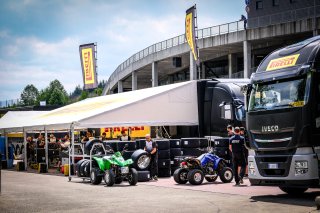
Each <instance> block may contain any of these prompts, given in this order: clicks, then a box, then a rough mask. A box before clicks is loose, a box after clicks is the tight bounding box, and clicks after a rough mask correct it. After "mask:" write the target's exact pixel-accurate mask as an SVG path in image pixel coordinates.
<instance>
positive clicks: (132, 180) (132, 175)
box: [128, 168, 138, 186]
mask: <svg viewBox="0 0 320 213" xmlns="http://www.w3.org/2000/svg"><path fill="white" fill-rule="evenodd" d="M128 182H129V184H130V185H131V186H134V185H136V184H137V182H138V172H137V170H136V169H135V168H130V171H129V175H128Z"/></svg>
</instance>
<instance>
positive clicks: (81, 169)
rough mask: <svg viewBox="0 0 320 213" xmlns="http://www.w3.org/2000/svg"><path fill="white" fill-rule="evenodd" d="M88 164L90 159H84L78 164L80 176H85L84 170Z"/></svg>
mask: <svg viewBox="0 0 320 213" xmlns="http://www.w3.org/2000/svg"><path fill="white" fill-rule="evenodd" d="M88 165H89V166H90V160H86V161H84V162H83V163H82V164H81V165H80V177H86V172H85V171H86V167H87V166H88Z"/></svg>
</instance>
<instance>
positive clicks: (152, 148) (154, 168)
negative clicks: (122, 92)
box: [144, 134, 158, 180]
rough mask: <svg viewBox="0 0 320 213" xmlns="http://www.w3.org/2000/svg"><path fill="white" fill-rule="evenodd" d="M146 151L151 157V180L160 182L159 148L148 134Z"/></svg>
mask: <svg viewBox="0 0 320 213" xmlns="http://www.w3.org/2000/svg"><path fill="white" fill-rule="evenodd" d="M144 150H145V151H146V152H148V153H149V154H150V156H151V161H150V176H151V178H150V179H153V180H158V146H157V143H156V142H154V141H152V140H151V136H150V134H146V146H145V147H144Z"/></svg>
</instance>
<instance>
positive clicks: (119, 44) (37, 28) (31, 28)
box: [0, 0, 245, 101]
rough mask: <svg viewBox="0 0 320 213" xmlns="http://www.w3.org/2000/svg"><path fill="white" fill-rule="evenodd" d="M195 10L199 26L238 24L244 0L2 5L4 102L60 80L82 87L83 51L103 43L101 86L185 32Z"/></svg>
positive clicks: (63, 0)
mask: <svg viewBox="0 0 320 213" xmlns="http://www.w3.org/2000/svg"><path fill="white" fill-rule="evenodd" d="M194 4H197V13H198V27H199V28H205V27H210V26H214V25H219V24H224V23H228V22H232V21H236V20H239V19H240V16H241V14H245V10H244V7H245V3H244V0H227V1H226V0H225V1H222V0H198V1H196V0H117V1H111V0H0V101H3V100H6V99H15V98H19V97H20V93H21V92H22V90H23V88H24V87H25V86H26V85H28V84H34V85H35V86H36V87H37V88H38V89H39V90H40V89H43V88H45V87H46V86H47V85H48V84H49V82H50V81H52V80H54V79H58V80H59V81H61V82H62V84H63V85H64V86H65V88H66V90H67V91H68V92H71V91H73V89H74V88H75V87H76V86H77V85H81V86H82V85H83V83H82V73H81V65H80V57H79V45H81V44H85V43H91V42H97V47H98V62H97V63H98V80H107V79H108V78H109V76H110V74H111V73H112V72H113V71H114V70H115V69H116V67H117V66H118V65H119V64H120V63H122V62H123V61H125V60H126V59H127V58H129V57H130V56H131V55H133V54H134V53H136V52H138V51H140V50H142V49H144V48H146V47H148V46H149V45H151V44H154V43H157V42H159V41H162V40H165V39H168V38H171V37H175V36H177V35H180V34H183V33H184V18H185V11H186V9H188V8H189V7H191V6H192V5H194Z"/></svg>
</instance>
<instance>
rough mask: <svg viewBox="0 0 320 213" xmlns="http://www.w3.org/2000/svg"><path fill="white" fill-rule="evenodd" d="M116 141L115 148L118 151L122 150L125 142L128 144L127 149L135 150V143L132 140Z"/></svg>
mask: <svg viewBox="0 0 320 213" xmlns="http://www.w3.org/2000/svg"><path fill="white" fill-rule="evenodd" d="M116 143H117V150H118V151H119V152H122V150H123V148H124V146H125V145H126V144H128V149H127V151H134V150H136V143H135V142H133V141H119V142H116Z"/></svg>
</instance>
